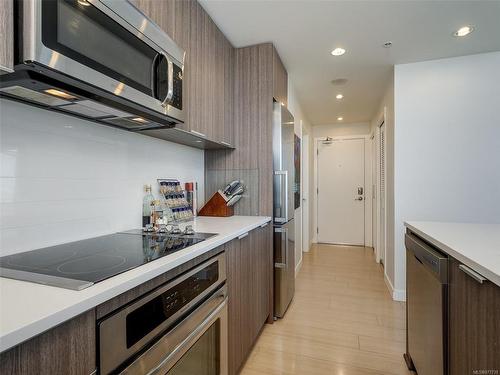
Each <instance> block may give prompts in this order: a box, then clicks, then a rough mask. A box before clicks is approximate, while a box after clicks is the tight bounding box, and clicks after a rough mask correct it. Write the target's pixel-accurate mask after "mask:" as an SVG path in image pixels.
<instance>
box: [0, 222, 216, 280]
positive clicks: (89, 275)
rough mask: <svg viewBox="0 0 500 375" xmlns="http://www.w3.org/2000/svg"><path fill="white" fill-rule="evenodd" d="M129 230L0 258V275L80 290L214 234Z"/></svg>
mask: <svg viewBox="0 0 500 375" xmlns="http://www.w3.org/2000/svg"><path fill="white" fill-rule="evenodd" d="M214 235H215V234H211V233H195V234H192V235H183V234H178V235H172V234H166V233H163V234H162V233H143V232H142V230H140V229H139V230H132V231H128V232H123V233H117V234H111V235H107V236H102V237H96V238H91V239H88V240H82V241H77V242H71V243H67V244H63V245H57V246H52V247H46V248H43V249H38V250H33V251H28V252H24V253H19V254H14V255H8V256H4V257H1V258H0V276H2V277H8V278H12V279H18V280H26V281H32V282H36V283H41V284H47V285H54V286H59V287H63V288H67V289H75V290H81V289H84V288H87V287H89V286H91V285H93V284H94V283H97V282H99V281H102V280H105V279H107V278H110V277H112V276H115V275H118V274H119V273H122V272H125V271H127V270H130V269H132V268H135V267H138V266H141V265H143V264H146V263H148V262H151V261H153V260H155V259H158V258H161V257H164V256H166V255H169V254H172V253H175V252H176V251H179V250H182V249H185V248H186V247H189V246H191V245H194V244H196V243H199V242H201V241H204V240H205V239H207V238H209V237H212V236H214Z"/></svg>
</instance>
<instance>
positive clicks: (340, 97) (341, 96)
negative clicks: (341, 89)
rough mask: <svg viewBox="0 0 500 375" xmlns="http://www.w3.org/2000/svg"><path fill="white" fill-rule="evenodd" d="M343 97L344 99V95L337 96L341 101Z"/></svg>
mask: <svg viewBox="0 0 500 375" xmlns="http://www.w3.org/2000/svg"><path fill="white" fill-rule="evenodd" d="M343 97H344V95H342V94H337V96H336V98H337V99H339V100H340V99H342V98H343Z"/></svg>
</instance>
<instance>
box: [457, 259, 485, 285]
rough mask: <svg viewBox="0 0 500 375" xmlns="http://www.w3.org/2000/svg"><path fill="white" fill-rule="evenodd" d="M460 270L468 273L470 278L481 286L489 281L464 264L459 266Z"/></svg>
mask: <svg viewBox="0 0 500 375" xmlns="http://www.w3.org/2000/svg"><path fill="white" fill-rule="evenodd" d="M458 268H459V269H460V271H462V272H464V273H466V274H467V275H469V276H470V277H472V278H473V279H474V280H476V281H477V282H478V283H479V284H482V283H484V282H485V281H488V280H487V279H486V278H484V277H483V276H481V275H480V274H478V273H477V272H476V271H474V270H471V269H470V268H469V267H467V266H465V265H463V264H460V265H459V266H458Z"/></svg>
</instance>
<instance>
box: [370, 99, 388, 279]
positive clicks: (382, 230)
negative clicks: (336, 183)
mask: <svg viewBox="0 0 500 375" xmlns="http://www.w3.org/2000/svg"><path fill="white" fill-rule="evenodd" d="M386 119H387V107H384V110H383V112H382V115H381V117H380V118H379V119H378V120H377V122H376V123H375V124H376V125H375V129H374V130H373V137H374V141H375V154H374V158H375V165H376V168H375V171H374V172H375V176H374V181H375V189H374V192H375V207H374V208H375V210H376V213H375V216H376V234H375V237H376V241H374V247H375V261H376V262H377V263H381V260H382V263H383V265H384V273H385V272H386V271H385V269H386V268H387V267H385V264H386V262H387V125H386V126H385V137H384V140H385V145H384V149H385V158H384V171H385V189H384V202H385V210H384V216H383V218H382V213H381V199H380V198H381V196H380V186H381V183H380V142H381V136H380V131H381V128H382V126H383V125H384V124H385V123H386ZM382 219H383V223H384V225H381V221H382ZM382 238H383V240H382Z"/></svg>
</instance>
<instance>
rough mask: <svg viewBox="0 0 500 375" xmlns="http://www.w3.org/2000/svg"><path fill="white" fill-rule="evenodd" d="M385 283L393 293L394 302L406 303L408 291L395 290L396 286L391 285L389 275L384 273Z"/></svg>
mask: <svg viewBox="0 0 500 375" xmlns="http://www.w3.org/2000/svg"><path fill="white" fill-rule="evenodd" d="M384 281H385V285H386V286H387V289H389V292H390V293H391V296H392V299H393V300H394V301H400V302H405V301H406V290H404V289H394V286H393V285H392V283H391V280H389V278H388V277H387V274H386V273H385V272H384Z"/></svg>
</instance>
